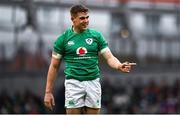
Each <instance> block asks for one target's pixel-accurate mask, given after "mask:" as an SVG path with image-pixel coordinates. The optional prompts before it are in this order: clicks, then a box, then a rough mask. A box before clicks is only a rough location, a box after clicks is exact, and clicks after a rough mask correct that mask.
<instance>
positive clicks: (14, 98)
mask: <svg viewBox="0 0 180 115" xmlns="http://www.w3.org/2000/svg"><path fill="white" fill-rule="evenodd" d="M102 89H103V90H102V110H101V113H106V114H109V113H111V114H112V113H114V114H118V113H124V114H125V113H128V114H130V113H136V114H140V113H141V114H143V113H151V114H155V113H156V114H167V113H169V114H175V113H180V79H177V80H174V81H173V82H172V83H169V82H168V81H166V80H160V81H159V82H157V81H156V80H155V79H151V80H149V81H148V82H147V83H143V82H141V80H139V79H136V80H135V81H134V80H133V82H132V80H129V81H127V82H126V83H122V81H121V80H120V79H118V78H117V80H116V83H113V84H112V83H110V82H109V80H107V79H105V80H103V81H102ZM0 100H1V101H0V113H5V114H6V113H16V114H19V113H25V114H39V113H65V109H64V87H63V86H62V87H60V88H59V89H58V91H57V93H55V101H56V106H55V108H54V111H52V112H50V111H48V110H46V109H45V108H44V105H43V98H42V97H40V96H37V95H35V94H33V93H32V92H31V91H28V90H27V91H25V92H23V93H22V92H17V93H16V94H13V95H10V94H8V91H6V90H3V91H2V92H1V93H0Z"/></svg>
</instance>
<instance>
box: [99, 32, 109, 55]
mask: <svg viewBox="0 0 180 115" xmlns="http://www.w3.org/2000/svg"><path fill="white" fill-rule="evenodd" d="M98 45H99V46H98V51H99V52H100V53H103V52H105V51H106V49H108V42H107V41H106V40H105V38H104V36H103V35H102V34H101V33H100V34H99V44H98Z"/></svg>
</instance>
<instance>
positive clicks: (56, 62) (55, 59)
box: [51, 52, 62, 68]
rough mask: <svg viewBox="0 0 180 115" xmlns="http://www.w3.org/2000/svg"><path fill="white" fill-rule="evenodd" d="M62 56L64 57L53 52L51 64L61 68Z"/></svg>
mask: <svg viewBox="0 0 180 115" xmlns="http://www.w3.org/2000/svg"><path fill="white" fill-rule="evenodd" d="M61 58H62V56H61V55H60V54H57V53H55V52H52V58H51V65H52V66H53V67H54V68H59V66H60V63H61Z"/></svg>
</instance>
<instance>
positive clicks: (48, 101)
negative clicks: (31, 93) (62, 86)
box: [44, 93, 55, 111]
mask: <svg viewBox="0 0 180 115" xmlns="http://www.w3.org/2000/svg"><path fill="white" fill-rule="evenodd" d="M44 105H45V106H46V107H47V108H48V109H50V110H51V111H52V110H53V107H54V106H55V102H54V96H53V94H52V93H46V94H45V96H44Z"/></svg>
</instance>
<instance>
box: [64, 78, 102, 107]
mask: <svg viewBox="0 0 180 115" xmlns="http://www.w3.org/2000/svg"><path fill="white" fill-rule="evenodd" d="M64 85H65V107H66V108H80V107H83V106H86V107H90V108H101V85H100V82H99V78H97V79H95V80H90V81H78V80H75V79H68V80H67V79H66V80H65V83H64Z"/></svg>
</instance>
